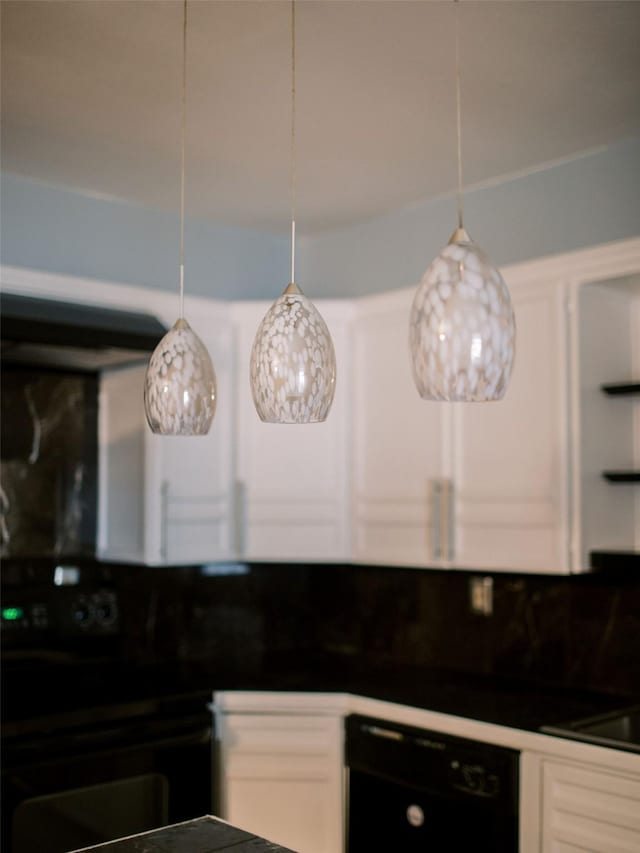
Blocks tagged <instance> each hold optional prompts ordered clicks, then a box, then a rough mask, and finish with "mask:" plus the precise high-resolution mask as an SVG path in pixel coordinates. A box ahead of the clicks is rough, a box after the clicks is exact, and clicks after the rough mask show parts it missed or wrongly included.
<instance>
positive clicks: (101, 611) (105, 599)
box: [93, 593, 118, 628]
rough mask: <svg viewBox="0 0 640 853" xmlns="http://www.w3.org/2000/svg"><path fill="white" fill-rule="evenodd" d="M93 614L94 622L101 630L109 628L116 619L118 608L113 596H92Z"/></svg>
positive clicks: (105, 594)
mask: <svg viewBox="0 0 640 853" xmlns="http://www.w3.org/2000/svg"><path fill="white" fill-rule="evenodd" d="M93 607H94V612H95V617H96V622H97V624H98V625H100V627H101V628H110V627H111V626H112V625H115V623H116V621H117V619H118V606H117V604H116V600H115V596H113V595H112V594H111V593H102V594H98V595H96V596H94V604H93Z"/></svg>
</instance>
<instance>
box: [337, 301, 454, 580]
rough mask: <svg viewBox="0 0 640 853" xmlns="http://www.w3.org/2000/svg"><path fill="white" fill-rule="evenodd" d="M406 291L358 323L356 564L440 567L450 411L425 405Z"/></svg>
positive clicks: (365, 304) (363, 307)
mask: <svg viewBox="0 0 640 853" xmlns="http://www.w3.org/2000/svg"><path fill="white" fill-rule="evenodd" d="M412 298H413V294H412V293H410V292H409V291H406V290H402V291H396V292H394V293H388V294H384V295H383V296H377V297H371V298H367V299H363V300H361V301H360V302H359V304H358V307H357V316H356V320H355V324H354V334H353V349H354V427H353V465H354V558H355V559H356V560H357V561H359V562H371V563H386V564H394V563H395V564H401V565H433V564H434V563H435V562H437V560H438V558H439V556H440V547H441V543H442V536H441V522H443V521H444V519H443V518H442V517H439V516H438V509H439V502H438V501H436V500H434V486H435V485H437V484H438V483H439V481H440V479H441V478H442V477H443V474H444V459H445V455H446V449H447V440H448V418H449V410H448V407H446V406H443V405H442V404H441V403H433V402H426V401H424V400H421V399H420V397H419V395H418V392H417V390H416V387H415V385H414V382H413V377H412V374H411V362H410V358H409V343H408V340H409V326H408V323H409V309H410V306H411V299H412Z"/></svg>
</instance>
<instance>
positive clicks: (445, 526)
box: [429, 478, 455, 560]
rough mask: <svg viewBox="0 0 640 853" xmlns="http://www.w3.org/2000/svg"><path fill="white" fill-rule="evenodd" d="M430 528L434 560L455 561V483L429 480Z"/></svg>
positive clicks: (444, 480) (445, 480)
mask: <svg viewBox="0 0 640 853" xmlns="http://www.w3.org/2000/svg"><path fill="white" fill-rule="evenodd" d="M429 528H430V530H431V556H432V558H433V559H434V560H453V558H454V555H455V511H454V488H453V481H452V480H447V479H445V478H440V479H433V480H429Z"/></svg>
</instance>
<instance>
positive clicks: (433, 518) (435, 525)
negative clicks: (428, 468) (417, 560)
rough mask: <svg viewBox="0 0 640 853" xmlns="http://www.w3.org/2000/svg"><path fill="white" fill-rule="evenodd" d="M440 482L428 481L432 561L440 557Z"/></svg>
mask: <svg viewBox="0 0 640 853" xmlns="http://www.w3.org/2000/svg"><path fill="white" fill-rule="evenodd" d="M441 485H442V483H441V481H440V480H430V481H429V491H430V507H429V510H430V527H431V555H432V557H433V559H434V560H439V559H440V558H441V557H442V537H441V530H442V521H441V516H442V495H441Z"/></svg>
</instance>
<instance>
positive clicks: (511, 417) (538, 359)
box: [451, 281, 569, 572]
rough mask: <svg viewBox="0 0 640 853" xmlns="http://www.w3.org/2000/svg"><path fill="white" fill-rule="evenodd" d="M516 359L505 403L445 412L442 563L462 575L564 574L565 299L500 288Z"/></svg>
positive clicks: (545, 291)
mask: <svg viewBox="0 0 640 853" xmlns="http://www.w3.org/2000/svg"><path fill="white" fill-rule="evenodd" d="M508 283H509V285H510V289H511V296H512V300H513V304H514V310H515V313H516V324H517V341H516V359H515V364H514V369H513V374H512V377H511V382H510V385H509V388H508V390H507V393H506V395H505V398H504V399H503V400H502V401H500V402H495V403H482V404H479V403H456V404H454V405H453V407H452V408H453V442H452V451H453V456H452V463H451V464H452V472H453V477H452V481H453V492H454V495H453V505H454V507H455V522H454V529H455V538H454V549H453V550H454V553H453V554H452V561H453V563H454V564H455V565H456V566H461V567H466V568H486V569H499V570H500V569H503V570H516V571H527V570H530V571H538V572H565V571H569V519H568V515H569V508H568V484H569V450H568V415H567V412H568V404H569V392H568V384H567V377H568V367H567V334H568V328H567V325H568V324H567V321H566V309H565V290H564V288H563V287H562V286H561V284H560V283H558V282H557V281H550V282H544V281H542V282H531V283H527V284H524V285H522V284H520V285H519V284H518V283H515V284H512V283H511V282H508Z"/></svg>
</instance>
